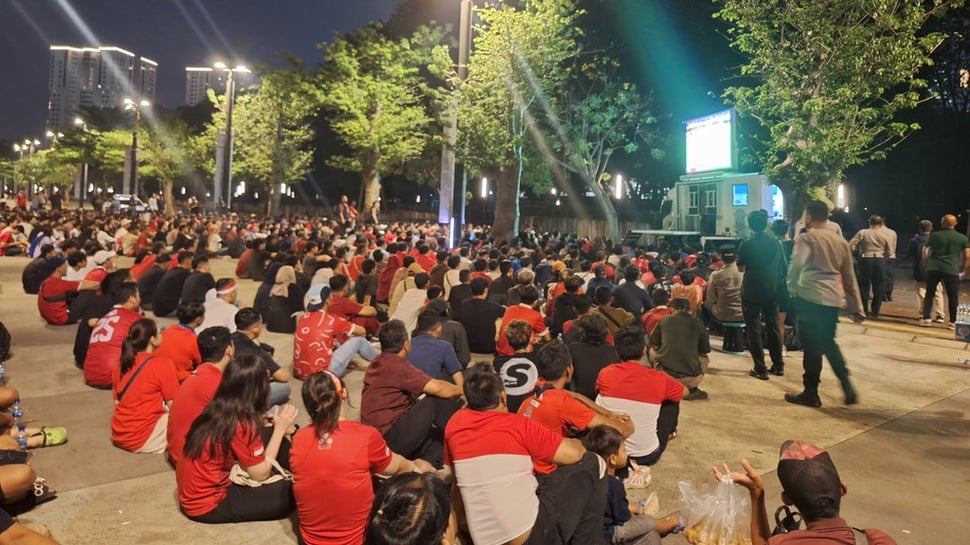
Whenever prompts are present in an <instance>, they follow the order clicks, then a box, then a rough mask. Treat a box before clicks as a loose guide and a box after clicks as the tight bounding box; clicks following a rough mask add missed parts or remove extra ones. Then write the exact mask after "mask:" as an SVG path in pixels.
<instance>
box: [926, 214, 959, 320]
mask: <svg viewBox="0 0 970 545" xmlns="http://www.w3.org/2000/svg"><path fill="white" fill-rule="evenodd" d="M956 226H957V218H956V216H954V215H953V214H947V215H945V216H943V219H942V220H940V230H939V231H937V232H935V233H933V234H931V235H930V238H929V239H928V240H927V241H926V247H925V248H923V261H924V262H925V263H926V297H925V298H924V299H923V318H922V319H921V320H920V325H922V326H928V325H929V324H930V311H931V310H932V309H933V298H934V297H936V289H937V287H939V285H940V284H941V283H942V284H943V288H944V289H945V290H946V303H947V307H948V308H947V310H948V311H949V313H950V316H949V318H950V321H949V323H948V325H947V327H949V328H950V329H955V328H956V321H957V305H958V304H959V302H960V280H962V279H963V277H964V275H966V272H967V269H968V268H970V241H968V240H967V237H965V236H964V235H962V234H960V233H957V232H956Z"/></svg>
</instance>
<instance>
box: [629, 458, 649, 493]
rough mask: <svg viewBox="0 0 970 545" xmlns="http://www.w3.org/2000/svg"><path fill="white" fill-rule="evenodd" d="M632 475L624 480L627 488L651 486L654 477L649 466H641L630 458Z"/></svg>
mask: <svg viewBox="0 0 970 545" xmlns="http://www.w3.org/2000/svg"><path fill="white" fill-rule="evenodd" d="M630 467H631V469H630V476H629V477H627V478H626V479H624V480H623V486H624V487H626V488H646V487H648V486H650V481H651V480H652V477H651V476H650V468H649V467H640V466H639V465H638V464H637V463H636V462H634V461H633V460H630Z"/></svg>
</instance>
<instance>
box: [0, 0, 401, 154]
mask: <svg viewBox="0 0 970 545" xmlns="http://www.w3.org/2000/svg"><path fill="white" fill-rule="evenodd" d="M397 3H398V0H0V47H2V53H0V138H23V137H25V136H30V137H40V136H41V135H42V132H43V130H44V122H45V120H46V116H47V113H46V105H47V98H48V92H47V76H48V68H49V67H48V65H49V59H50V56H49V49H48V47H49V46H50V45H51V44H59V45H72V46H93V45H116V46H118V47H122V48H124V49H127V50H129V51H131V52H133V53H135V54H136V55H140V56H144V57H148V58H150V59H152V60H154V61H156V62H158V63H159V69H158V92H157V93H156V102H157V103H158V104H159V105H160V106H162V107H165V108H175V107H177V106H179V105H181V104H182V102H183V100H184V95H185V75H184V74H185V72H184V68H185V66H191V65H211V64H212V63H213V62H215V61H216V60H217V59H232V58H234V59H237V62H239V63H245V64H249V65H253V64H257V63H259V62H270V63H272V62H273V61H274V59H275V60H276V61H277V63H278V62H279V56H278V55H277V53H278V52H280V51H291V52H294V53H296V54H297V55H298V56H300V57H302V58H303V59H304V60H305V61H306V62H307V63H308V64H310V65H314V64H316V63H317V62H318V60H319V59H320V54H319V52H318V50H317V48H316V45H317V44H318V43H320V42H323V41H327V40H329V39H331V38H332V37H333V35H334V33H336V32H345V31H349V30H353V29H355V28H357V27H359V26H361V25H364V24H366V23H368V22H370V21H374V20H379V19H386V18H387V17H388V15H390V13H391V12H392V10H393V9H394V7H395V6H396V5H397ZM72 11H73V12H74V14H72V13H71V12H72ZM85 27H86V28H85Z"/></svg>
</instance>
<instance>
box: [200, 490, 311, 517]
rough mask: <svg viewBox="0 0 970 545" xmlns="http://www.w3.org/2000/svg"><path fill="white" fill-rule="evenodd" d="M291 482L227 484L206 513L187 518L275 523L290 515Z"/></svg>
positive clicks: (291, 502)
mask: <svg viewBox="0 0 970 545" xmlns="http://www.w3.org/2000/svg"><path fill="white" fill-rule="evenodd" d="M293 507H294V503H293V483H291V482H289V481H277V482H275V483H273V484H265V485H263V486H256V487H252V486H243V485H238V484H230V485H229V490H228V491H227V493H226V497H225V498H224V499H223V500H222V502H221V503H219V506H218V507H216V508H215V509H213V510H212V511H209V512H208V513H206V514H204V515H201V516H198V517H192V516H190V517H189V518H190V519H192V520H194V521H196V522H206V523H209V524H221V523H226V522H250V521H256V520H279V519H282V518H286V517H287V516H288V515H289V514H290V513H291V512H293Z"/></svg>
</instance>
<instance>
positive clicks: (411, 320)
mask: <svg viewBox="0 0 970 545" xmlns="http://www.w3.org/2000/svg"><path fill="white" fill-rule="evenodd" d="M430 280H431V277H429V276H428V274H427V273H419V274H417V275H415V276H414V287H413V288H409V289H408V290H407V291H406V292H404V296H403V297H401V301H400V302H399V303H398V305H397V308H395V309H393V310H392V311H391V314H390V318H391V319H392V320H400V321H401V322H403V323H404V327H405V328H407V331H408V332H411V331H414V328H415V326H417V324H418V314H419V313H420V312H421V310H422V309H423V308H424V304H425V303H426V302H427V301H428V282H429V281H430Z"/></svg>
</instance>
